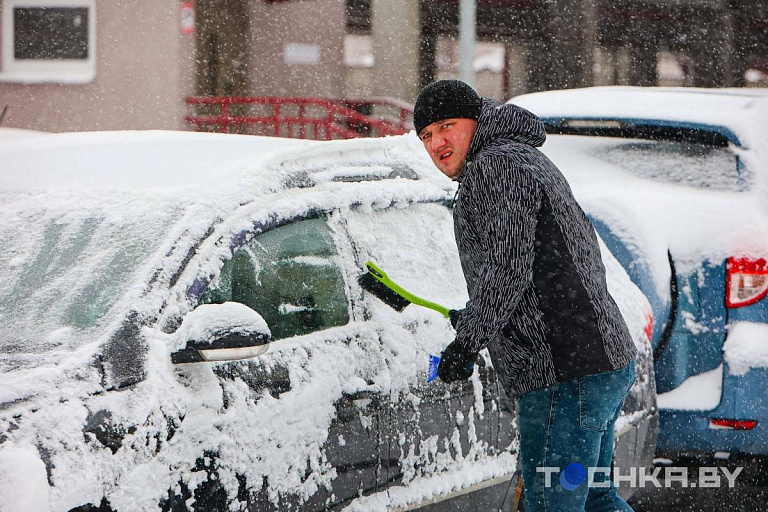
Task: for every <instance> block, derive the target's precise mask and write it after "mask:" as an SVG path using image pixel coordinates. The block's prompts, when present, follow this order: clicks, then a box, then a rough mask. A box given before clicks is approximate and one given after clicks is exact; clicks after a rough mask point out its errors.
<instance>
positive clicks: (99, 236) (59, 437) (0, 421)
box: [0, 132, 658, 512]
mask: <svg viewBox="0 0 768 512" xmlns="http://www.w3.org/2000/svg"><path fill="white" fill-rule="evenodd" d="M0 162H2V167H1V168H0V175H1V176H2V179H0V183H1V184H2V192H0V246H1V247H2V248H3V250H2V251H0V268H3V269H4V276H3V279H2V280H0V354H1V355H0V503H2V509H3V511H4V512H11V511H24V512H31V511H38V510H53V511H69V510H76V511H79V512H85V511H90V510H96V509H98V510H100V511H108V510H118V511H125V510H127V511H134V510H141V511H146V510H173V511H179V510H198V511H218V510H241V509H242V510H245V509H248V510H258V511H266V510H283V511H284V510H297V509H299V508H300V509H301V510H321V509H322V510H339V509H345V510H361V511H362V510H364V511H370V510H389V509H393V508H398V507H400V508H412V507H418V506H419V505H422V504H425V503H435V502H440V501H442V500H451V499H455V498H457V497H458V496H461V499H463V500H469V501H470V502H473V503H475V505H474V507H475V509H477V510H480V509H489V508H491V506H493V507H499V505H500V504H501V503H502V502H503V500H504V498H505V496H507V491H508V488H509V485H510V483H511V482H512V481H513V478H512V476H513V474H514V473H515V470H516V462H517V459H516V443H515V432H516V429H515V422H514V413H513V402H512V401H511V400H509V399H508V398H507V397H506V396H505V395H504V393H503V391H502V389H500V385H499V383H498V381H497V379H496V377H495V374H494V372H493V368H492V365H491V364H490V362H489V360H488V358H487V354H485V353H483V357H482V358H481V359H480V361H479V362H478V371H477V372H475V375H474V376H473V377H472V379H471V380H469V381H467V382H464V383H457V384H453V385H450V386H449V385H445V384H443V383H441V382H440V381H433V382H431V383H429V384H428V383H427V382H426V374H427V370H428V361H429V354H439V353H440V351H441V350H442V349H443V348H444V347H445V345H446V344H447V343H449V342H450V341H451V340H452V336H453V331H452V329H451V327H450V323H449V322H448V320H447V319H445V318H443V317H442V316H441V315H440V314H438V313H435V312H434V311H431V310H427V309H422V308H419V307H417V306H415V305H412V306H409V307H408V308H406V309H405V310H404V311H403V312H402V313H398V312H396V311H395V310H393V309H392V308H390V307H389V306H387V305H385V304H384V303H383V302H381V301H380V300H379V299H377V298H376V297H374V296H373V295H371V294H369V293H368V292H366V291H364V290H363V289H362V288H361V287H360V284H359V283H358V276H359V275H360V274H361V273H362V272H363V270H364V269H365V263H366V261H368V260H374V261H375V262H377V263H378V265H380V266H381V267H382V268H383V269H384V270H385V271H387V272H388V274H389V276H390V277H391V278H393V279H394V280H395V281H397V282H398V283H399V284H400V285H401V286H403V287H405V288H406V289H408V290H410V291H412V292H414V293H417V294H419V295H421V296H423V297H425V298H428V299H431V300H434V301H437V302H440V303H442V304H443V305H445V306H448V307H454V308H456V307H461V306H463V304H464V302H465V301H466V295H465V294H466V291H465V284H464V281H463V277H462V273H461V269H460V264H459V259H458V254H457V249H456V246H455V243H454V238H453V229H452V218H451V212H450V205H451V199H452V198H453V196H454V193H455V184H454V183H452V182H451V181H449V180H448V179H447V178H445V177H443V176H442V175H441V174H440V173H439V172H437V171H436V170H434V168H433V167H432V164H431V162H430V161H429V159H428V157H427V156H426V154H425V153H424V152H423V149H422V148H421V143H420V141H419V140H418V138H417V137H416V136H415V135H414V134H413V133H411V134H409V135H406V136H400V137H390V138H385V139H368V140H356V141H331V142H310V141H299V140H286V139H278V138H260V137H251V136H238V135H223V134H221V135H220V134H202V133H173V132H100V133H81V134H50V135H40V136H35V137H27V138H24V139H16V140H13V141H7V142H0ZM604 261H605V265H606V268H607V272H608V276H609V288H610V290H611V293H612V294H613V296H614V298H615V299H616V301H617V303H618V304H619V307H620V308H621V311H622V314H623V315H624V316H625V318H626V320H627V323H628V325H629V327H630V330H631V332H632V335H633V338H634V340H635V342H636V344H637V346H638V349H639V352H640V356H639V361H638V365H637V372H638V375H637V381H636V384H635V386H634V387H633V389H632V392H631V394H630V397H629V399H628V400H627V402H626V405H625V409H624V412H623V414H622V417H621V418H620V420H619V422H618V424H617V437H616V446H617V448H616V453H617V458H616V460H617V465H620V466H621V467H625V468H626V467H630V466H646V467H647V466H648V465H650V464H651V460H652V457H653V451H654V445H655V436H656V428H657V421H658V416H657V413H656V409H655V399H656V396H655V388H654V379H653V368H652V362H651V350H650V342H649V338H648V334H649V332H650V324H649V322H650V321H651V314H650V312H651V310H650V305H649V303H648V301H647V300H646V299H645V297H644V296H643V294H642V293H641V292H640V290H639V289H638V288H637V287H636V286H635V285H634V284H632V282H631V281H630V279H629V276H628V275H627V274H626V272H624V270H623V269H622V268H621V266H620V264H619V263H618V261H616V260H615V259H614V258H613V257H612V256H611V254H610V253H609V252H607V251H604ZM195 361H196V362H195ZM622 492H623V493H624V494H628V493H630V492H631V489H623V491H622ZM511 494H514V493H511ZM511 494H509V496H510V497H509V499H510V500H511ZM507 505H509V502H508V504H507Z"/></svg>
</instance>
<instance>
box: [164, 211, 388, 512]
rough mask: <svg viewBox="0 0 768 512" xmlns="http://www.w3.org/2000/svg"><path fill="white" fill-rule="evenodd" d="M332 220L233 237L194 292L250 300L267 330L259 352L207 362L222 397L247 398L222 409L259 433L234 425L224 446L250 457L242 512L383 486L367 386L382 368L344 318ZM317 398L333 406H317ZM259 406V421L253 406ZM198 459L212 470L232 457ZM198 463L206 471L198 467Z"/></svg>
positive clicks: (381, 422)
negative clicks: (240, 393)
mask: <svg viewBox="0 0 768 512" xmlns="http://www.w3.org/2000/svg"><path fill="white" fill-rule="evenodd" d="M337 224H338V216H337V215H335V214H330V215H325V214H320V215H317V214H315V215H313V216H309V217H297V218H294V219H292V220H288V221H283V222H281V223H280V224H279V225H277V226H271V227H269V228H268V229H265V230H264V231H263V232H261V231H262V229H263V228H262V227H259V228H254V229H253V230H249V231H247V232H243V233H239V234H237V235H236V236H234V237H233V238H232V239H233V240H237V241H240V243H239V244H238V245H235V246H234V248H233V250H232V254H231V258H229V259H228V260H227V261H225V262H224V263H223V265H221V266H220V269H219V270H218V272H216V277H214V278H213V279H211V280H210V282H209V284H207V286H205V287H204V288H203V289H202V291H201V292H199V293H198V298H197V301H198V304H210V303H224V302H238V303H241V304H244V305H246V306H248V307H250V308H251V309H253V310H254V311H256V312H258V313H259V314H260V315H261V316H262V317H263V318H264V320H265V321H266V323H267V325H268V326H269V328H270V330H271V333H272V341H271V345H270V350H269V352H267V354H265V355H263V356H261V357H259V358H256V359H250V360H244V361H236V362H230V363H224V364H218V365H215V366H214V372H215V373H216V375H217V376H218V378H219V379H220V381H221V386H222V388H223V389H224V393H225V395H226V392H227V391H226V390H227V388H228V387H232V386H239V387H240V388H242V387H243V386H247V387H248V389H249V390H250V393H251V395H252V396H253V397H254V400H255V401H256V403H255V408H254V409H253V410H251V409H249V408H247V407H245V406H244V405H243V404H242V403H240V404H235V405H234V407H241V408H240V409H239V410H236V411H233V414H236V415H241V416H242V417H243V420H242V421H244V422H245V421H246V420H245V418H247V417H250V420H248V423H247V428H248V429H251V431H255V432H258V436H260V438H258V439H254V437H256V434H249V430H248V429H245V430H243V429H242V428H240V429H238V434H240V433H242V436H243V438H242V440H237V441H236V446H237V447H238V448H237V449H238V450H240V451H250V452H253V453H254V454H258V456H257V458H256V460H250V459H249V460H247V461H246V463H245V465H246V467H245V468H241V469H240V471H241V473H239V477H238V478H239V479H242V480H246V479H248V478H250V479H251V480H252V481H249V482H241V485H242V487H243V488H244V489H250V490H248V491H245V492H244V494H246V495H247V501H248V504H249V509H251V510H259V511H263V510H294V509H298V508H301V509H302V510H320V509H326V508H334V507H337V506H339V505H342V504H344V503H346V502H348V501H350V500H351V499H353V498H355V497H357V496H359V495H360V494H364V493H369V492H375V491H376V490H377V489H378V488H379V486H380V485H381V484H382V482H385V481H386V476H385V473H386V471H385V469H386V468H384V466H383V462H382V459H383V457H382V453H385V452H386V450H385V448H386V441H385V434H384V433H385V432H386V430H387V428H388V426H387V424H388V421H389V416H388V414H384V413H382V409H381V407H382V403H383V401H382V400H381V399H380V398H379V396H378V395H379V393H378V391H377V389H376V387H375V386H372V385H371V384H372V383H373V381H374V379H375V374H376V373H377V371H378V370H377V368H380V367H381V366H382V363H381V361H380V351H379V350H378V340H376V338H375V332H373V331H370V330H369V329H368V328H367V327H366V324H365V323H362V322H355V321H353V320H354V316H355V315H354V313H353V307H352V304H351V303H350V299H349V287H348V284H347V282H348V281H349V279H350V276H349V275H348V274H349V272H350V270H349V266H348V265H346V264H345V257H344V256H343V253H344V252H345V250H346V249H345V248H343V247H342V248H341V249H342V250H340V247H339V245H340V244H342V245H343V244H345V243H347V242H346V239H345V238H344V237H341V236H339V234H338V231H339V230H338V226H337ZM212 264H215V262H212ZM196 288H201V287H199V286H193V287H192V289H193V290H194V289H196ZM329 400H330V401H331V402H332V403H333V411H329V410H328V409H327V408H326V409H322V404H323V403H328V401H329ZM233 403H234V400H233ZM264 403H268V406H269V407H268V408H267V409H265V410H269V411H271V414H272V415H273V416H272V417H271V418H264V417H263V413H262V416H261V417H259V416H258V414H256V413H255V411H256V410H257V409H259V408H260V407H262V406H263V405H264ZM206 457H207V458H209V459H210V458H213V459H215V458H217V457H218V459H219V461H218V462H217V464H218V465H220V466H222V467H224V466H227V465H228V464H230V463H231V460H228V459H233V460H234V459H237V458H238V457H239V454H237V453H219V454H206ZM249 464H250V466H248V465H249ZM241 465H243V463H241ZM203 469H205V470H206V471H208V472H209V473H210V472H211V469H210V464H209V466H208V467H207V468H201V469H199V470H200V471H201V470H203ZM193 471H194V469H193ZM211 480H212V478H210V475H209V478H208V481H211ZM213 480H215V478H213ZM253 480H255V481H253ZM262 481H263V483H262ZM217 492H221V490H217V489H215V488H214V489H207V490H204V494H205V493H207V494H209V495H213V494H216V493H217ZM197 494H198V493H195V496H196V497H197ZM178 498H179V499H181V498H185V497H184V496H183V495H180V496H178ZM177 501H178V499H177ZM198 502H199V503H205V502H204V501H200V499H198ZM208 503H210V504H211V506H214V505H213V501H210V500H209V502H208ZM222 503H225V502H222ZM167 508H169V509H173V510H176V509H175V508H173V504H170V505H167ZM214 508H215V507H214Z"/></svg>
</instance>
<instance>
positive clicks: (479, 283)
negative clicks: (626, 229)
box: [453, 99, 636, 396]
mask: <svg viewBox="0 0 768 512" xmlns="http://www.w3.org/2000/svg"><path fill="white" fill-rule="evenodd" d="M545 138H546V135H545V133H544V126H543V124H542V122H541V120H540V119H539V118H538V117H536V116H535V115H533V114H532V113H530V112H528V111H527V110H524V109H522V108H520V107H518V106H516V105H512V104H507V105H501V104H499V103H498V102H495V101H493V100H487V99H486V100H484V104H483V111H482V114H481V116H480V119H479V120H478V125H477V130H476V131H475V135H474V138H473V139H472V143H471V145H470V148H469V153H468V155H467V164H466V167H465V168H464V171H463V172H462V174H461V177H460V178H459V181H460V187H459V191H458V193H457V196H456V202H455V204H454V211H453V218H454V227H455V232H456V242H457V244H458V247H459V253H460V256H461V264H462V268H463V271H464V276H465V278H466V281H467V287H468V291H469V302H467V306H466V308H465V309H464V311H463V313H462V315H461V318H460V319H459V321H458V324H457V326H456V332H457V335H456V339H457V342H458V343H459V344H460V345H461V346H462V347H464V348H465V349H466V350H468V351H471V352H476V351H479V350H481V349H482V348H484V347H488V350H489V352H490V354H491V358H492V360H493V363H494V367H495V368H496V371H497V373H498V375H499V377H500V378H501V381H502V383H503V385H504V387H505V389H506V391H507V392H508V393H509V394H510V395H512V396H519V395H521V394H523V393H526V392H528V391H532V390H534V389H539V388H542V387H546V386H549V385H552V384H554V383H555V382H557V381H563V380H569V379H573V378H576V377H579V376H584V375H591V374H594V373H601V372H605V371H611V370H615V369H618V368H622V367H624V366H626V365H627V364H629V362H630V361H631V360H632V359H633V358H634V356H635V354H636V349H635V346H634V343H633V341H632V339H631V337H630V335H629V331H628V329H627V326H626V324H625V323H624V319H623V318H622V316H621V313H620V311H619V308H618V306H616V303H615V302H614V300H613V298H611V296H610V295H609V294H608V289H607V285H606V278H605V268H604V267H603V263H602V260H601V258H600V248H599V246H598V242H597V236H596V235H595V231H594V228H593V227H592V224H591V223H590V221H589V219H588V218H587V216H586V215H585V213H584V211H583V210H582V209H581V207H579V205H578V204H577V203H576V200H575V199H574V197H573V194H572V192H571V189H570V187H569V185H568V183H567V181H566V180H565V178H564V177H563V175H562V174H561V173H560V171H559V170H558V169H557V167H555V165H554V164H553V163H552V162H550V161H549V159H547V157H545V156H544V155H543V154H542V153H541V152H540V151H539V150H537V149H536V147H537V146H541V145H542V144H543V143H544V140H545Z"/></svg>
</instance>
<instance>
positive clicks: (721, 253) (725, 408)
mask: <svg viewBox="0 0 768 512" xmlns="http://www.w3.org/2000/svg"><path fill="white" fill-rule="evenodd" d="M512 102H514V103H516V104H518V105H521V106H523V107H525V108H527V109H529V110H531V111H532V112H534V113H536V114H537V115H539V116H541V117H542V118H543V120H544V122H545V123H546V126H547V131H548V133H549V134H551V135H550V136H549V137H548V141H547V142H546V143H545V145H544V147H543V150H544V152H545V153H546V154H547V155H548V156H549V157H550V158H551V159H552V160H553V161H554V162H555V163H556V164H557V165H558V166H559V167H560V168H561V169H562V170H563V172H564V173H565V175H566V176H567V177H568V179H569V181H570V182H571V185H572V187H573V189H574V192H575V193H576V195H577V197H578V198H579V200H580V201H581V202H582V203H583V204H584V206H585V208H586V209H587V210H588V212H589V214H590V216H591V218H592V220H593V222H594V225H595V228H596V229H597V231H598V232H599V233H600V235H601V236H602V238H603V239H604V240H605V242H606V244H607V245H608V247H609V248H610V249H611V251H612V252H613V254H614V255H615V256H616V257H617V258H618V259H619V261H620V262H621V263H622V265H623V266H624V268H625V269H626V270H627V272H628V274H629V275H630V276H631V278H632V280H633V281H634V282H635V284H637V285H638V287H639V288H640V289H641V290H643V292H644V293H645V294H646V296H647V297H648V299H649V302H650V303H651V305H652V307H653V310H654V319H655V321H656V323H655V326H654V328H653V337H652V340H653V341H652V344H653V349H654V359H655V365H656V386H657V389H658V392H659V398H658V404H659V409H660V432H659V439H658V452H659V453H661V454H674V455H681V454H696V455H707V456H708V455H716V456H718V457H727V456H729V455H730V454H731V453H734V454H750V455H768V395H766V393H765V389H766V387H767V386H768V299H766V295H767V294H768V262H767V261H766V259H768V130H766V125H768V91H761V90H756V89H725V90H704V89H691V88H687V89H673V88H637V87H595V88H588V89H578V90H572V91H552V92H544V93H536V94H529V95H524V96H520V97H517V98H514V99H513V100H512Z"/></svg>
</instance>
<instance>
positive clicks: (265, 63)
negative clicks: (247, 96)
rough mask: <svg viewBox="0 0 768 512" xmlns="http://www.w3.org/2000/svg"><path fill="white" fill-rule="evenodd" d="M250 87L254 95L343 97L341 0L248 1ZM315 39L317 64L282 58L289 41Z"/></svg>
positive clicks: (343, 16) (343, 21) (343, 5)
mask: <svg viewBox="0 0 768 512" xmlns="http://www.w3.org/2000/svg"><path fill="white" fill-rule="evenodd" d="M249 9H250V32H249V34H248V44H247V47H248V57H249V58H248V75H249V84H248V89H249V91H250V92H251V94H254V95H266V96H321V97H329V98H335V97H341V96H342V94H343V93H344V75H345V67H344V58H343V52H344V35H345V33H346V2H345V1H344V0H301V1H294V2H281V3H273V4H269V3H265V2H263V1H253V2H250V3H249ZM292 43H293V44H304V45H317V46H319V48H320V61H319V63H318V64H315V65H311V64H297V65H291V64H288V63H286V62H285V61H284V55H283V53H284V49H285V46H286V45H287V44H292Z"/></svg>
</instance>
